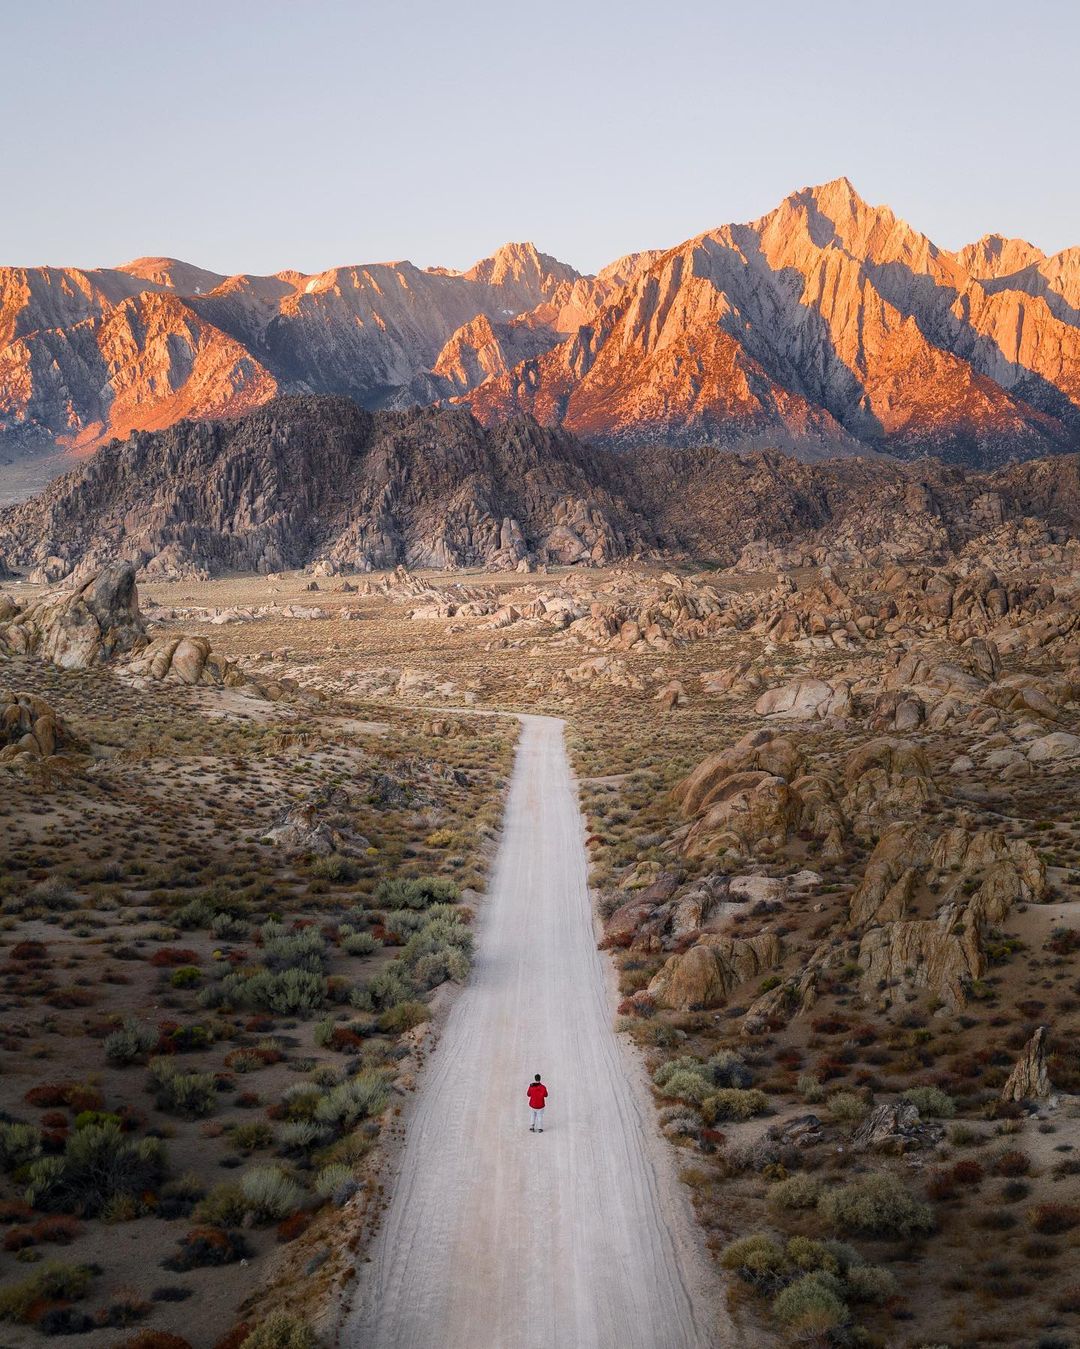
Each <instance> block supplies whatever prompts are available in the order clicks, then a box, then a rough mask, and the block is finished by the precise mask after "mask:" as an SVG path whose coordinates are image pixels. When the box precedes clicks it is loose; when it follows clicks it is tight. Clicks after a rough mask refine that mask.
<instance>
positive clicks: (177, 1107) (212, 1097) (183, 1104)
mask: <svg viewBox="0 0 1080 1349" xmlns="http://www.w3.org/2000/svg"><path fill="white" fill-rule="evenodd" d="M150 1084H151V1088H152V1089H153V1092H154V1099H155V1100H156V1101H157V1104H158V1108H159V1109H160V1110H165V1111H168V1113H169V1114H172V1115H187V1116H189V1117H191V1118H198V1117H199V1116H202V1115H209V1114H211V1113H212V1111H213V1109H214V1106H215V1104H216V1103H217V1090H216V1087H215V1084H214V1074H213V1073H186V1072H184V1071H183V1070H182V1069H180V1068H178V1067H177V1065H176V1063H175V1062H174V1060H172V1059H168V1058H162V1059H151V1060H150Z"/></svg>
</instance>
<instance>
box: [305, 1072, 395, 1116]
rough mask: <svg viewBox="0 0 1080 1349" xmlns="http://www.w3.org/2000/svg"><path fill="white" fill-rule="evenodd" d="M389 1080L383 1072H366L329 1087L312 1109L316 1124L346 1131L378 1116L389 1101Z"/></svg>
mask: <svg viewBox="0 0 1080 1349" xmlns="http://www.w3.org/2000/svg"><path fill="white" fill-rule="evenodd" d="M390 1080H391V1079H390V1075H389V1074H388V1073H386V1072H379V1071H365V1072H362V1073H358V1074H357V1075H356V1076H355V1077H352V1078H350V1079H349V1081H348V1082H342V1083H339V1085H338V1086H336V1087H331V1089H330V1090H329V1091H328V1092H327V1093H326V1095H325V1096H323V1097H322V1098H321V1099H320V1100H319V1102H318V1104H317V1105H316V1107H315V1111H314V1115H315V1121H316V1122H317V1123H318V1124H322V1125H327V1126H333V1127H336V1128H339V1129H342V1130H348V1129H352V1128H353V1127H354V1126H355V1125H357V1124H359V1122H360V1121H361V1120H363V1119H371V1118H372V1117H373V1116H375V1115H381V1114H382V1112H383V1111H384V1110H385V1109H386V1106H387V1103H388V1102H389V1100H390Z"/></svg>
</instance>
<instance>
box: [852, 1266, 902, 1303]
mask: <svg viewBox="0 0 1080 1349" xmlns="http://www.w3.org/2000/svg"><path fill="white" fill-rule="evenodd" d="M844 1287H845V1291H846V1293H847V1296H848V1297H849V1298H850V1299H851V1300H852V1301H853V1302H888V1300H889V1298H891V1297H894V1296H895V1294H896V1277H895V1276H894V1275H893V1273H892V1272H891V1271H890V1270H887V1269H884V1268H882V1266H881V1265H861V1264H855V1265H852V1267H851V1268H850V1269H849V1270H848V1271H847V1273H846V1274H845V1275H844Z"/></svg>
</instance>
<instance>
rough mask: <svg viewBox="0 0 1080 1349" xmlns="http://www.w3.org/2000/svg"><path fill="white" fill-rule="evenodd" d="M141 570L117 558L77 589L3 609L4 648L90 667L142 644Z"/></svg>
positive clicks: (0, 638)
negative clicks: (137, 580)
mask: <svg viewBox="0 0 1080 1349" xmlns="http://www.w3.org/2000/svg"><path fill="white" fill-rule="evenodd" d="M144 634H145V623H144V621H143V618H142V615H141V613H140V612H139V596H138V591H137V589H136V587H135V569H134V567H133V566H131V565H130V564H129V563H123V562H121V563H115V564H113V565H111V566H108V567H105V568H104V569H103V570H101V571H100V572H98V573H97V574H96V575H94V576H91V577H90V578H89V579H88V580H85V581H83V582H82V584H81V585H79V586H77V587H76V588H75V589H71V590H69V589H63V590H57V591H51V592H48V593H46V594H45V595H43V596H42V597H41V598H40V599H37V600H34V601H32V602H31V603H29V604H27V605H26V606H25V607H22V608H19V607H16V606H15V605H14V604H11V603H9V604H8V605H7V606H6V607H5V608H2V609H0V651H5V650H6V651H7V652H9V653H12V654H15V655H21V656H37V657H39V658H41V659H42V660H48V661H52V663H53V664H54V665H59V666H61V667H63V668H64V669H85V668H86V667H87V666H90V665H101V664H103V663H104V662H106V661H108V660H112V659H114V658H115V657H117V656H121V655H124V654H125V653H127V652H129V651H131V650H133V649H134V648H136V647H138V646H140V645H141V644H142V642H143V641H144Z"/></svg>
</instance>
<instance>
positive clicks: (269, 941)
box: [262, 923, 326, 975]
mask: <svg viewBox="0 0 1080 1349" xmlns="http://www.w3.org/2000/svg"><path fill="white" fill-rule="evenodd" d="M262 938H263V946H262V958H263V964H264V965H265V966H266V967H267V969H269V970H273V971H274V972H275V973H277V972H280V971H282V970H307V971H308V972H309V973H311V974H316V975H321V974H322V973H323V971H324V970H325V968H326V940H325V938H324V937H323V935H322V933H321V932H320V931H319V929H318V928H315V927H306V928H304V929H303V930H302V931H300V932H288V931H286V929H285V928H284V927H283V926H282V925H281V924H280V923H264V924H263V926H262Z"/></svg>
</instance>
